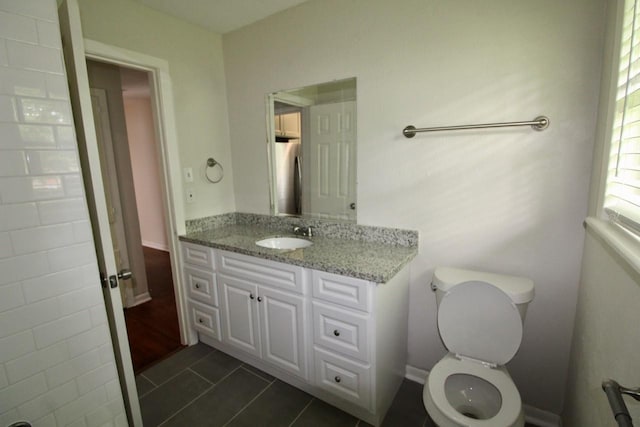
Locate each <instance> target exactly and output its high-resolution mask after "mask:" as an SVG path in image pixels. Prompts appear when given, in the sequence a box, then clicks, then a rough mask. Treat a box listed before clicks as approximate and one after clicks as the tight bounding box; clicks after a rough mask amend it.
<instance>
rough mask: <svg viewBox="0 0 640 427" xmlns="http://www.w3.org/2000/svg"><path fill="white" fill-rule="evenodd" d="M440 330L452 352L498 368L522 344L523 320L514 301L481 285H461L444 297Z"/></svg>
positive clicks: (496, 289) (481, 283) (466, 283)
mask: <svg viewBox="0 0 640 427" xmlns="http://www.w3.org/2000/svg"><path fill="white" fill-rule="evenodd" d="M438 329H439V330H440V336H441V338H442V341H443V342H444V345H445V346H446V347H447V349H448V350H449V351H450V352H452V353H454V354H456V355H458V356H466V357H469V358H473V359H477V360H481V361H483V362H488V363H493V364H496V365H504V364H505V363H507V362H508V361H509V360H511V359H512V358H513V356H514V355H515V354H516V352H517V351H518V348H519V347H520V342H521V341H522V319H521V317H520V313H519V312H518V308H517V307H516V305H515V304H514V303H513V301H512V300H511V298H510V297H509V296H508V295H507V294H506V293H504V292H503V291H501V290H500V289H498V288H497V287H495V286H493V285H491V284H489V283H485V282H479V281H470V282H464V283H460V284H458V285H456V286H454V287H452V288H451V289H450V290H449V292H447V293H446V294H445V295H444V296H443V297H442V300H441V301H440V305H439V307H438Z"/></svg>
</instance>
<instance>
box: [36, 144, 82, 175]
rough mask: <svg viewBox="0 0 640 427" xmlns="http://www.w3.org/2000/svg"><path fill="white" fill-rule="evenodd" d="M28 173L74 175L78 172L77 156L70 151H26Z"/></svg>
mask: <svg viewBox="0 0 640 427" xmlns="http://www.w3.org/2000/svg"><path fill="white" fill-rule="evenodd" d="M26 154H27V160H28V162H29V173H30V174H31V175H45V174H51V173H74V172H79V171H80V165H79V162H78V156H77V154H76V152H75V151H72V150H47V151H34V150H28V151H27V153H26Z"/></svg>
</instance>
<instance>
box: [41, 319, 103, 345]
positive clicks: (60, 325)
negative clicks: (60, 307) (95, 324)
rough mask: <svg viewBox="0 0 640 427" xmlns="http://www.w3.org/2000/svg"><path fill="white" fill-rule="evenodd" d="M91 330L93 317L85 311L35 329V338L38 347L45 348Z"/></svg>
mask: <svg viewBox="0 0 640 427" xmlns="http://www.w3.org/2000/svg"><path fill="white" fill-rule="evenodd" d="M90 328H91V317H90V316H89V312H88V311H86V310H85V311H81V312H79V313H75V314H72V315H71V316H67V317H62V318H60V319H57V320H54V321H52V322H49V323H46V324H44V325H40V326H38V327H35V328H33V337H34V339H35V340H36V347H37V348H44V347H48V346H50V345H51V344H54V343H56V342H58V341H61V340H63V339H66V338H69V337H72V336H74V335H77V334H79V333H81V332H83V331H86V330H88V329H90Z"/></svg>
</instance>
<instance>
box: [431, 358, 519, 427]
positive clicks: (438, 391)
mask: <svg viewBox="0 0 640 427" xmlns="http://www.w3.org/2000/svg"><path fill="white" fill-rule="evenodd" d="M454 374H466V375H472V376H475V377H478V378H480V379H482V380H484V381H487V382H488V383H490V384H491V385H493V386H494V387H495V388H496V389H497V390H498V391H499V393H500V396H501V398H502V405H501V407H500V410H499V412H498V413H497V414H496V415H495V416H494V417H492V418H489V419H485V420H476V419H472V418H469V417H466V416H465V415H463V414H461V413H460V412H458V411H457V410H456V409H455V408H454V407H453V406H452V405H451V404H450V403H449V400H448V399H447V396H446V394H445V381H446V380H447V378H448V377H449V376H450V375H454ZM427 394H428V396H427ZM423 397H424V403H425V406H426V407H427V411H428V412H429V415H431V417H432V418H433V419H434V421H436V423H438V422H439V420H438V419H437V418H438V416H439V415H441V416H442V418H443V419H444V420H446V422H448V423H453V424H455V425H457V426H467V427H497V426H500V427H512V426H521V425H524V423H523V420H522V400H521V399H520V393H519V392H518V389H517V388H516V386H515V384H514V383H513V381H512V380H511V377H510V376H509V374H508V373H507V372H506V369H504V368H489V367H487V366H486V365H483V364H481V363H478V362H473V361H469V360H464V359H462V360H461V359H459V358H457V357H455V356H453V355H451V354H449V355H447V356H445V357H444V358H443V359H442V360H440V361H439V362H438V363H436V365H435V366H434V367H433V369H432V370H431V372H430V373H429V376H428V378H427V384H426V385H425V390H424V396H423ZM434 409H435V411H434ZM440 423H441V424H444V423H442V421H440Z"/></svg>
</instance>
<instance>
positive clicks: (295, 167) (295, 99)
mask: <svg viewBox="0 0 640 427" xmlns="http://www.w3.org/2000/svg"><path fill="white" fill-rule="evenodd" d="M267 132H268V138H269V171H270V179H271V182H270V184H271V186H270V189H271V212H272V214H274V215H294V216H305V217H312V218H326V219H339V220H344V221H353V222H355V221H356V210H357V209H356V208H357V207H356V145H357V144H356V141H357V134H356V79H355V78H351V79H346V80H339V81H333V82H329V83H322V84H317V85H313V86H306V87H303V88H299V89H291V90H283V91H279V92H275V93H272V94H269V95H267Z"/></svg>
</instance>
